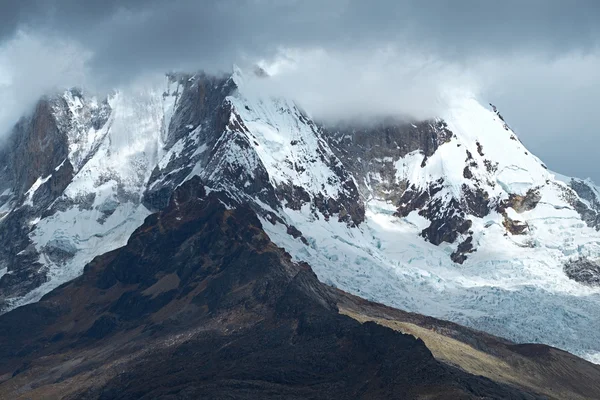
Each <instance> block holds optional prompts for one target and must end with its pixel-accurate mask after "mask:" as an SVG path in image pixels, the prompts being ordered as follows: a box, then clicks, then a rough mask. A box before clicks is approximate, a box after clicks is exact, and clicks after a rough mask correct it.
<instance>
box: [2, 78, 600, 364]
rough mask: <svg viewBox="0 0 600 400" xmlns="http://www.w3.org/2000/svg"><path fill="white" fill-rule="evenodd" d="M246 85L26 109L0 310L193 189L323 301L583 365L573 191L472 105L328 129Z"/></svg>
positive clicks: (576, 194) (594, 202) (586, 350)
mask: <svg viewBox="0 0 600 400" xmlns="http://www.w3.org/2000/svg"><path fill="white" fill-rule="evenodd" d="M261 79H268V78H265V77H262V76H253V75H251V74H246V75H245V74H244V73H242V72H241V71H240V70H237V69H236V70H235V71H234V73H233V74H232V75H230V76H209V75H206V74H202V73H199V74H194V75H186V74H172V75H169V76H168V78H167V81H166V83H165V85H164V87H160V88H155V87H148V88H142V89H136V90H132V89H129V90H124V91H121V92H117V93H116V94H114V95H111V96H110V97H109V98H108V99H106V101H103V100H98V99H94V98H88V97H86V95H85V94H84V93H82V92H81V91H74V90H72V91H68V92H66V93H65V94H63V95H62V96H58V97H57V98H55V99H46V100H44V101H42V102H41V103H40V105H39V106H38V109H37V110H36V111H35V113H34V114H33V116H32V117H31V118H29V119H24V120H23V121H22V122H21V123H20V124H19V125H18V126H17V128H16V130H15V132H14V133H13V136H12V139H11V142H10V143H9V144H8V145H7V146H6V147H5V150H4V154H2V155H1V157H2V159H10V157H15V159H17V158H16V156H14V154H19V158H18V159H19V160H26V159H28V158H32V157H34V156H35V155H36V154H38V153H43V151H44V149H47V148H52V149H53V154H52V155H48V154H46V153H44V156H43V157H40V158H39V160H36V162H35V163H31V164H30V165H29V164H28V165H24V164H25V163H24V162H23V161H20V164H19V163H17V164H15V166H16V168H13V167H12V166H11V165H12V164H10V165H9V166H8V167H7V168H6V169H5V170H4V171H3V172H2V173H0V188H2V190H4V193H3V195H2V196H1V197H0V201H2V202H3V205H2V208H1V209H0V210H2V212H3V213H4V214H3V217H2V220H1V221H0V239H2V241H3V243H7V244H8V245H7V246H5V247H4V249H3V250H2V251H1V252H0V261H1V262H2V266H3V268H5V269H3V272H4V274H3V276H2V277H1V278H0V294H1V296H2V298H3V299H4V307H3V309H4V310H8V309H11V308H14V307H15V306H18V305H21V304H25V303H29V302H32V301H36V300H37V299H39V298H40V297H41V296H42V295H43V294H44V293H47V292H48V291H49V290H51V289H52V288H54V287H56V286H58V285H60V284H62V283H64V282H66V281H68V280H70V279H72V278H74V277H75V276H77V275H78V274H80V273H81V272H82V268H83V266H84V265H85V264H86V263H87V262H89V261H91V260H92V259H93V258H94V257H95V256H99V255H101V254H103V253H105V252H107V251H110V250H113V249H115V248H118V247H119V246H122V245H124V244H125V243H126V241H127V238H128V237H129V235H130V234H131V233H132V232H133V231H134V230H135V229H136V228H137V227H138V226H139V225H140V224H141V223H142V221H143V219H144V218H145V217H146V216H147V215H149V214H150V213H151V212H155V211H157V210H160V209H163V208H164V207H166V206H167V204H168V201H169V198H170V197H171V194H172V193H173V191H174V190H176V188H177V187H179V186H180V185H182V184H184V183H185V182H186V181H188V180H190V179H192V178H193V177H195V176H198V177H199V178H200V179H201V180H202V182H203V184H205V185H206V186H207V187H208V188H210V190H219V191H223V192H225V193H227V194H228V196H229V197H231V198H232V199H234V200H235V201H238V202H241V203H244V204H247V205H248V206H249V207H250V208H251V209H252V210H253V211H254V212H256V213H257V214H258V215H259V217H260V218H261V221H262V224H263V227H264V230H265V231H266V232H267V233H268V235H269V237H270V238H271V240H273V242H275V243H276V244H277V245H279V246H281V247H283V248H285V249H286V250H287V251H288V252H289V253H290V254H291V255H292V257H293V258H294V260H296V261H305V262H308V263H309V264H311V265H312V266H313V268H314V270H315V273H316V274H317V275H318V277H319V279H321V280H322V281H323V282H325V283H327V284H330V285H333V286H336V287H339V288H342V289H344V290H346V291H348V292H351V293H352V294H355V295H359V296H361V297H364V298H367V299H370V300H376V301H378V302H381V303H384V304H387V305H390V306H394V307H398V308H401V309H405V310H408V311H413V312H419V313H423V314H426V315H431V316H435V317H439V318H444V319H448V320H451V321H455V322H459V323H461V324H466V325H469V326H473V327H477V328H478V329H483V330H485V331H487V332H490V333H493V334H496V335H500V336H503V337H505V338H509V339H511V340H515V341H517V342H539V343H546V344H551V345H553V346H556V347H559V348H562V349H566V350H568V351H571V352H573V353H575V354H577V355H580V356H585V357H588V358H590V359H594V357H595V355H596V354H600V345H599V343H600V329H599V328H600V322H599V321H600V307H599V305H600V288H599V287H598V286H597V282H598V276H600V273H599V272H598V271H600V267H599V264H598V262H597V260H598V259H599V258H600V246H599V243H600V233H599V232H598V231H597V227H598V224H597V222H596V221H597V220H598V210H599V209H598V204H600V201H598V191H597V189H596V188H595V187H594V186H593V185H592V184H591V183H590V182H586V181H580V180H575V179H573V180H571V179H567V178H564V177H561V176H557V175H556V174H554V173H552V172H550V171H548V170H547V169H546V168H545V166H544V165H543V164H542V163H541V162H540V161H539V160H538V159H537V158H536V157H535V156H533V155H531V154H530V153H529V152H528V151H527V150H526V149H525V147H524V146H523V144H522V143H521V142H520V141H519V139H518V138H517V136H516V135H515V133H514V132H513V131H512V130H511V129H510V127H509V126H508V125H507V124H506V122H505V121H504V119H503V118H502V116H501V115H500V114H499V113H498V112H497V110H494V109H492V110H488V109H487V108H485V107H483V106H481V105H480V104H479V103H477V102H476V101H475V100H473V99H468V98H467V99H464V98H459V99H456V100H455V101H454V102H452V103H451V104H450V105H449V107H448V110H447V112H446V113H445V115H442V116H440V118H439V119H437V120H432V121H414V122H412V123H411V122H402V121H396V120H393V119H390V120H382V121H379V122H377V123H375V124H371V125H366V126H364V125H360V124H345V125H343V126H334V127H331V126H321V125H320V124H319V123H317V122H315V121H313V120H312V119H311V118H310V116H309V115H307V114H306V113H305V112H303V111H302V110H301V109H300V108H299V107H298V106H297V105H296V104H294V103H293V102H292V101H290V100H288V99H273V98H271V97H269V96H267V95H265V94H261V92H260V90H257V88H260V82H261ZM44 146H45V147H44ZM54 153H55V154H54ZM7 165H8V164H7ZM595 284H596V286H594V285H595ZM532 315H533V316H534V317H532Z"/></svg>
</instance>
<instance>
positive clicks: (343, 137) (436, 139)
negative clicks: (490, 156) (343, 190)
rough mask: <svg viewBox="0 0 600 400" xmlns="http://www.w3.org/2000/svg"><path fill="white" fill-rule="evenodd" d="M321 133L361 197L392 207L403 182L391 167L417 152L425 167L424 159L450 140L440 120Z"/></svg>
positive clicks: (392, 122)
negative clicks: (354, 182) (384, 202)
mask: <svg viewBox="0 0 600 400" xmlns="http://www.w3.org/2000/svg"><path fill="white" fill-rule="evenodd" d="M324 133H325V137H326V138H327V140H328V142H329V145H330V146H331V148H332V149H333V151H334V152H335V153H336V155H337V156H338V157H339V158H340V160H341V161H342V163H343V164H344V167H345V168H346V169H347V170H348V171H349V172H350V173H352V174H353V176H354V177H355V179H356V182H357V183H358V185H359V187H358V189H359V190H360V193H361V195H362V197H364V198H369V197H370V196H372V195H374V196H376V197H378V198H381V199H384V200H389V201H392V202H393V203H397V202H398V200H399V199H400V197H401V196H402V193H403V192H404V190H405V189H406V182H397V179H396V170H395V168H394V163H395V162H396V161H397V160H399V159H400V158H402V157H404V156H406V155H407V154H409V153H411V152H413V151H419V152H421V154H423V156H424V158H423V165H425V163H426V161H427V158H428V157H430V156H431V155H433V153H435V151H436V150H437V149H438V148H439V146H441V145H443V144H444V143H447V142H449V141H450V139H451V138H452V136H453V134H452V132H451V131H450V130H449V129H448V126H447V125H446V123H445V122H444V121H442V120H435V121H434V120H432V121H424V122H420V123H414V124H413V123H409V122H405V121H397V120H394V119H388V120H384V121H383V122H379V123H376V124H361V123H358V122H356V123H352V124H346V125H342V126H335V127H327V128H325V129H324ZM365 182H366V183H368V186H369V187H367V185H366V183H365ZM371 189H372V190H373V193H371Z"/></svg>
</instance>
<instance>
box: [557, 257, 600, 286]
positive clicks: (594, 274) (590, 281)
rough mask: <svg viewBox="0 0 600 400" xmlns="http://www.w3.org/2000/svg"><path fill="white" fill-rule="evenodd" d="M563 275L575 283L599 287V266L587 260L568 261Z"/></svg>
mask: <svg viewBox="0 0 600 400" xmlns="http://www.w3.org/2000/svg"><path fill="white" fill-rule="evenodd" d="M564 271H565V274H567V276H568V277H569V278H570V279H573V280H574V281H576V282H579V283H583V284H584V285H589V286H600V264H598V263H597V262H595V261H592V260H589V259H587V258H583V257H581V258H577V259H575V260H571V261H568V262H567V263H566V264H565V266H564Z"/></svg>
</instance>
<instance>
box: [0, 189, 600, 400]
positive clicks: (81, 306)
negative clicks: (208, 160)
mask: <svg viewBox="0 0 600 400" xmlns="http://www.w3.org/2000/svg"><path fill="white" fill-rule="evenodd" d="M342 298H343V299H345V300H344V301H345V302H346V303H348V302H349V301H355V302H359V303H360V302H361V301H360V300H358V299H355V298H353V297H352V296H349V295H346V294H344V293H342V292H339V291H337V290H334V289H332V288H330V287H328V286H325V285H323V284H322V283H320V282H319V281H318V280H317V278H316V276H315V275H314V274H313V273H312V271H311V269H310V267H309V266H308V265H306V264H297V263H293V262H291V260H290V257H289V255H288V254H287V253H285V251H283V250H282V249H279V248H277V247H276V246H275V245H273V243H272V242H270V240H269V238H268V236H267V235H266V234H265V232H264V231H263V230H262V229H261V224H260V222H259V220H258V219H257V218H256V216H255V214H254V212H253V211H252V210H251V209H250V208H248V207H247V206H244V205H241V204H239V203H237V202H236V201H235V200H232V199H230V198H229V197H228V196H227V195H226V194H225V193H223V192H221V193H216V192H214V191H213V192H211V193H209V194H206V191H205V189H204V188H203V187H202V185H201V183H200V180H199V179H198V178H192V179H191V180H189V181H187V182H186V183H185V184H183V185H182V186H181V187H180V188H178V189H177V190H176V192H175V194H174V196H173V199H172V201H171V202H170V204H169V205H168V207H167V208H166V209H165V210H164V211H162V212H160V213H157V214H153V215H151V216H149V217H148V218H146V221H145V223H144V224H143V225H142V226H141V227H140V228H139V229H137V230H136V232H135V233H134V234H133V235H132V236H131V238H130V239H129V241H128V244H127V246H125V247H123V248H121V249H118V250H115V251H113V252H110V253H107V254H106V255H103V256H100V257H97V258H96V259H94V261H93V262H92V263H90V264H89V265H88V266H87V267H86V268H85V272H84V273H83V276H81V277H79V278H77V279H75V280H73V281H72V282H69V283H67V284H65V285H63V286H62V287H60V288H58V289H56V290H54V291H53V292H51V293H50V294H49V295H47V296H45V297H44V298H43V299H42V300H41V301H40V302H38V303H35V304H31V305H28V306H24V307H21V308H19V309H17V310H14V311H12V312H9V313H7V314H4V315H3V316H0V334H1V335H2V338H3V340H2V342H1V344H0V354H1V357H0V359H1V360H2V362H1V363H0V376H1V377H2V379H1V383H0V397H1V398H11V399H17V398H29V399H31V398H65V399H69V398H72V399H74V398H78V399H82V398H83V399H108V398H110V399H129V398H153V399H159V398H165V399H166V398H198V397H210V398H225V397H227V398H238V399H241V398H258V397H260V398H332V397H334V396H335V397H336V398H353V399H354V398H390V397H402V398H406V399H412V398H415V399H416V398H430V399H458V398H461V399H471V398H473V399H475V398H511V399H534V398H539V397H538V396H536V395H532V394H528V393H526V392H523V391H520V390H518V389H516V388H513V387H510V386H508V385H505V384H498V383H494V382H492V381H490V380H488V379H485V378H482V377H477V376H474V375H469V374H467V373H465V372H463V371H461V370H459V369H457V368H454V367H451V366H449V365H447V364H444V363H441V362H439V361H436V360H435V359H434V358H433V356H432V355H431V353H430V352H429V351H428V350H427V348H426V347H425V345H424V344H423V342H422V341H420V340H417V339H415V338H413V337H411V336H409V335H403V334H400V333H397V332H394V331H393V330H391V329H388V328H385V327H382V326H380V325H377V324H374V323H369V322H367V323H364V324H361V323H359V322H357V321H354V320H353V319H351V318H349V317H346V316H343V315H341V314H339V313H338V308H337V306H336V303H337V302H338V301H340V300H341V299H342ZM360 304H362V305H363V307H364V306H365V305H367V306H369V307H372V308H373V309H375V310H377V309H379V308H380V307H381V306H378V305H374V304H371V305H369V304H368V303H365V302H364V301H362V303H360ZM24 330H26V331H27V332H28V334H27V335H23V334H22V332H24ZM559 357H561V356H560V355H559ZM577 364H578V365H580V366H581V367H585V366H586V364H588V363H586V362H585V361H582V360H577ZM575 368H578V367H575ZM595 373H596V375H597V374H600V369H598V368H596V369H595ZM585 390H586V389H584V392H585Z"/></svg>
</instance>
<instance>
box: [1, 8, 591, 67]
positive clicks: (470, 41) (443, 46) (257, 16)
mask: <svg viewBox="0 0 600 400" xmlns="http://www.w3.org/2000/svg"><path fill="white" fill-rule="evenodd" d="M599 4H600V3H599V2H597V1H595V0H577V1H566V0H563V1H560V0H558V1H557V0H527V1H523V0H519V1H516V0H502V1H500V0H498V1H481V0H462V1H447V0H429V1H412V0H411V1H394V0H388V1H372V2H371V1H368V2H367V1H361V0H329V1H315V0H306V1H300V0H297V1H294V0H279V1H275V0H220V1H212V0H204V1H194V0H171V1H168V0H164V1H160V0H127V1H117V0H107V1H104V0H102V1H100V0H97V1H94V0H90V1H78V0H22V1H10V0H4V1H3V5H2V9H1V11H0V27H1V28H0V29H1V31H0V34H2V36H3V37H4V39H7V38H9V37H10V36H11V35H13V34H14V32H16V30H17V29H19V28H24V27H25V28H26V29H30V30H34V31H35V30H39V31H42V32H45V33H47V34H57V35H61V36H65V37H69V38H71V39H74V40H77V41H79V42H81V44H82V45H83V46H84V47H85V48H88V49H90V50H91V51H92V52H93V54H94V56H93V60H92V63H91V66H92V67H93V68H96V69H98V71H100V72H105V73H108V75H109V76H113V77H114V73H115V72H118V73H120V74H124V75H129V74H131V73H135V72H136V71H138V70H139V69H143V68H149V69H155V68H156V69H165V68H170V67H173V66H174V67H179V66H182V67H189V66H190V65H202V66H206V67H208V68H226V67H228V66H229V64H231V63H232V62H233V61H235V60H236V59H238V58H240V57H241V56H244V55H246V56H249V57H255V56H265V55H267V56H268V55H269V54H273V52H274V51H275V50H276V49H277V47H279V46H287V47H294V46H323V47H329V46H331V47H335V48H352V47H355V46H366V47H368V46H372V45H373V44H377V43H382V42H388V41H390V42H393V41H395V40H398V39H402V40H410V41H411V42H415V43H419V44H420V45H421V46H423V47H427V48H430V49H431V50H435V51H436V52H438V53H440V54H442V55H443V56H444V57H452V58H454V59H459V60H461V59H466V58H468V57H469V56H471V55H473V54H482V53H496V52H506V51H515V50H516V49H523V48H534V49H536V50H540V49H544V50H547V51H552V52H557V51H564V50H568V49H572V48H573V47H574V46H575V47H577V48H582V49H589V48H592V47H593V46H595V45H596V44H597V39H598V34H599V27H600V24H598V23H597V21H598V20H599V19H600V5H599Z"/></svg>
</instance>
